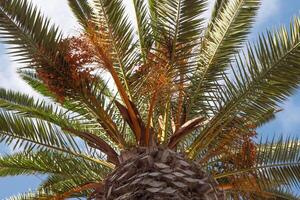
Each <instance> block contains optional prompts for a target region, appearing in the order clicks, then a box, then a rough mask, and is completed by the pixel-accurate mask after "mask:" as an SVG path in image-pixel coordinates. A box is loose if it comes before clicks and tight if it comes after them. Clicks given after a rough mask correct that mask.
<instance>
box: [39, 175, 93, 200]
mask: <svg viewBox="0 0 300 200" xmlns="http://www.w3.org/2000/svg"><path fill="white" fill-rule="evenodd" d="M97 187H99V179H98V180H97V179H93V178H92V177H90V178H89V177H84V178H82V177H67V176H60V175H51V176H49V177H48V178H47V179H46V180H45V181H44V182H43V183H42V184H41V185H40V187H39V189H38V191H45V192H47V193H53V194H56V195H59V194H60V195H62V194H66V193H68V192H71V191H72V190H73V191H74V192H73V193H72V194H71V195H70V196H68V197H80V196H82V197H85V196H87V195H88V194H90V193H91V192H90V191H92V190H93V189H96V188H97ZM75 190H76V191H75Z"/></svg>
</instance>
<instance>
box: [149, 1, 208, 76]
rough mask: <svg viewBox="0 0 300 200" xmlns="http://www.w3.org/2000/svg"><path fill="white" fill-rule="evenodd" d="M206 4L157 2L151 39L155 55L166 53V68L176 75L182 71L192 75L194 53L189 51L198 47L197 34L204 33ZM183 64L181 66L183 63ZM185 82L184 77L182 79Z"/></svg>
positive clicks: (198, 35)
mask: <svg viewBox="0 0 300 200" xmlns="http://www.w3.org/2000/svg"><path fill="white" fill-rule="evenodd" d="M206 3H207V2H206V1H205V0H192V1H189V0H176V1H171V0H162V1H157V7H156V8H155V9H157V18H158V22H157V28H155V29H156V30H157V32H158V35H157V37H156V38H154V39H155V40H156V41H157V43H158V44H159V47H156V48H161V49H157V51H164V50H166V54H168V55H165V56H166V57H167V58H168V59H169V61H168V62H169V63H168V64H169V65H171V67H172V68H174V70H176V71H175V72H173V73H175V74H174V75H175V76H177V77H179V76H180V73H179V72H178V71H177V70H178V69H179V68H182V70H184V72H185V73H187V72H189V73H190V72H191V71H192V70H193V68H194V67H195V65H196V62H195V56H198V55H195V53H194V52H193V51H192V50H193V49H194V48H195V47H197V46H198V45H199V42H200V41H199V40H200V33H201V31H202V30H203V22H204V19H203V18H202V16H201V15H202V14H203V12H204V11H205V9H206ZM184 61H185V62H186V64H184V63H185V62H184ZM185 78H186V77H185Z"/></svg>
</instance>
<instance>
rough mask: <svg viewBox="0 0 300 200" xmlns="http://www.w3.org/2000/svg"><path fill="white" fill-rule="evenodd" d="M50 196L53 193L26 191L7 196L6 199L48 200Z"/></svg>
mask: <svg viewBox="0 0 300 200" xmlns="http://www.w3.org/2000/svg"><path fill="white" fill-rule="evenodd" d="M52 197H53V194H47V193H46V192H28V193H24V194H19V195H15V196H12V197H9V198H7V199H6V200H36V199H39V200H49V199H51V198H52Z"/></svg>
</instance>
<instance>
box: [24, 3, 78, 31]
mask: <svg viewBox="0 0 300 200" xmlns="http://www.w3.org/2000/svg"><path fill="white" fill-rule="evenodd" d="M30 1H31V2H32V3H33V4H34V5H36V6H37V7H38V8H40V10H41V11H42V13H44V14H45V16H47V17H49V18H50V19H51V20H52V21H53V22H54V23H55V24H57V25H59V26H60V27H61V28H62V29H63V31H64V33H65V34H66V35H69V34H73V33H74V32H77V31H79V26H78V24H77V22H76V19H75V17H74V16H73V15H72V12H71V10H70V8H69V6H68V3H67V1H66V0H63V1H62V0H30Z"/></svg>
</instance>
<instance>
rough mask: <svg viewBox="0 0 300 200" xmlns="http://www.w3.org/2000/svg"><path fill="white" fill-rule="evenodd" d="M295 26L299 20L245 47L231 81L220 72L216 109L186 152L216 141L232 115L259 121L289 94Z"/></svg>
mask: <svg viewBox="0 0 300 200" xmlns="http://www.w3.org/2000/svg"><path fill="white" fill-rule="evenodd" d="M299 29H300V20H299V18H295V20H294V21H293V24H292V25H291V29H290V30H287V29H286V28H281V29H280V30H279V31H276V32H274V33H271V32H268V33H267V35H266V36H261V37H260V39H259V42H258V44H257V45H256V46H253V47H252V46H248V54H247V57H245V59H243V58H242V57H241V56H240V57H238V58H237V59H236V65H235V66H234V67H233V73H232V74H233V76H234V81H231V80H229V78H228V77H227V76H226V75H223V78H224V80H225V86H224V87H223V88H222V90H221V92H222V94H221V95H219V96H218V97H219V101H220V102H219V103H218V112H217V114H216V115H215V116H214V117H213V118H212V119H211V122H210V123H209V126H207V127H206V128H205V129H204V130H203V131H202V132H201V134H200V135H199V136H198V137H197V139H196V140H195V141H194V143H193V144H192V147H191V153H190V155H192V154H193V153H194V152H195V150H196V149H199V148H205V147H207V145H208V144H210V143H211V142H212V141H217V140H216V138H217V137H218V136H219V134H220V130H221V128H222V127H224V126H226V124H228V123H229V122H231V121H232V120H233V119H235V118H236V117H240V118H242V119H243V121H245V122H255V121H259V118H261V116H264V115H265V114H266V113H268V112H269V111H270V109H276V106H277V104H278V103H279V102H282V101H283V100H285V99H286V98H287V97H288V96H290V95H291V94H292V93H293V91H294V90H295V89H296V88H297V86H298V84H299V82H300V81H299V79H300V71H299V67H298V63H299V62H300V60H299V48H300V40H299V38H300V37H299V33H300V31H299ZM247 58H248V59H247ZM221 124H222V126H220V125H221ZM200 146H201V147H200Z"/></svg>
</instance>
